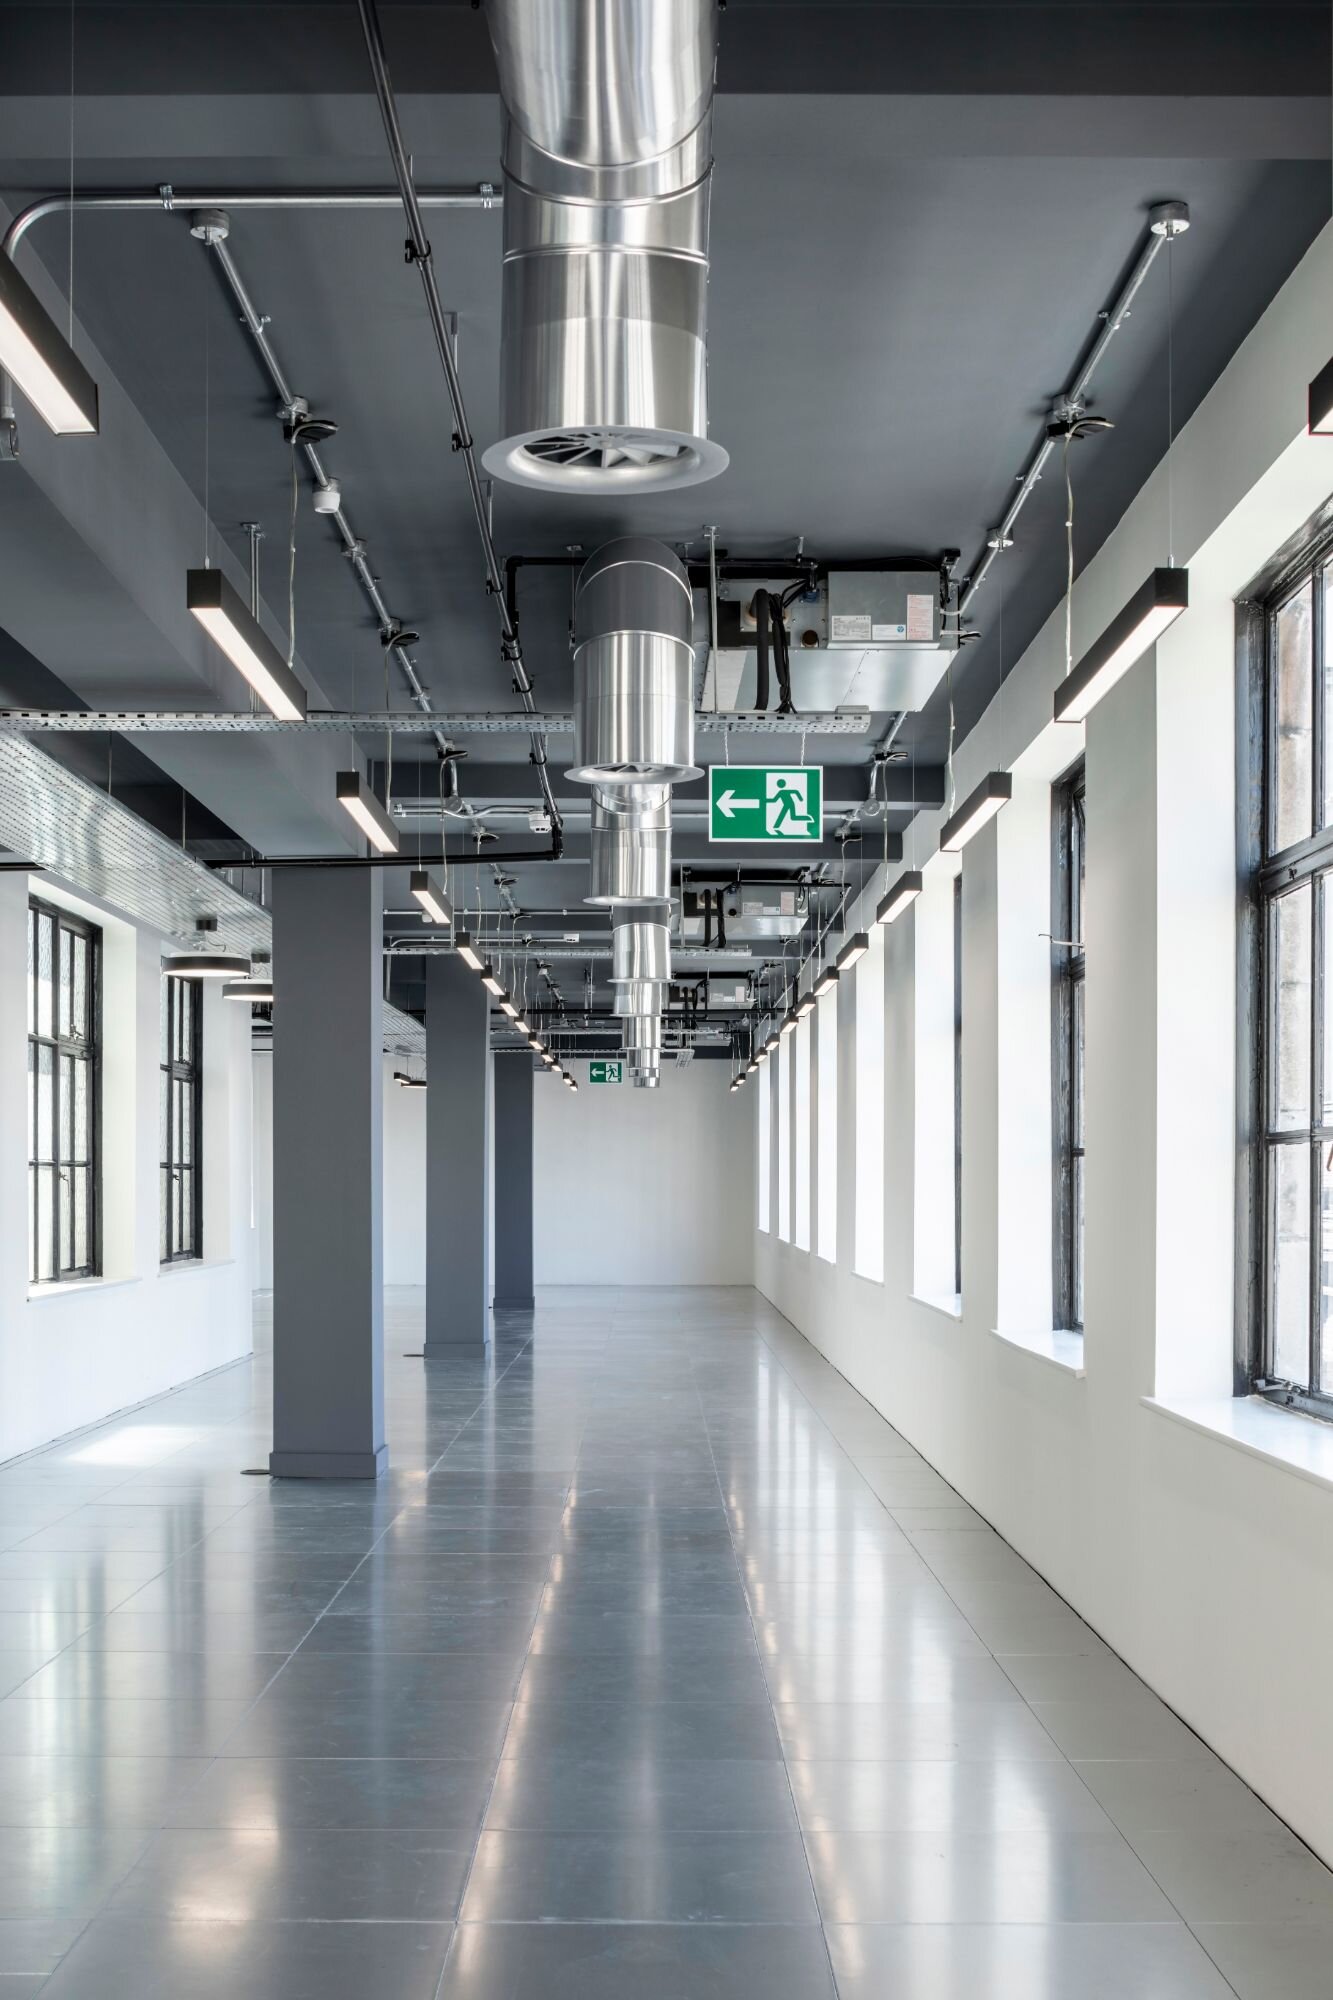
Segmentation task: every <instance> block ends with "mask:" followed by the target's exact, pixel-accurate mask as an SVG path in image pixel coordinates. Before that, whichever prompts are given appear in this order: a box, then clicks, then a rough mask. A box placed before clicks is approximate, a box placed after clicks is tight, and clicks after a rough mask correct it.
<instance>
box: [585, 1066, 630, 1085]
mask: <svg viewBox="0 0 1333 2000" xmlns="http://www.w3.org/2000/svg"><path fill="white" fill-rule="evenodd" d="M624 1073H625V1065H624V1064H623V1063H618V1062H590V1063H589V1064H588V1081H589V1083H619V1082H620V1080H621V1078H622V1077H623V1076H624Z"/></svg>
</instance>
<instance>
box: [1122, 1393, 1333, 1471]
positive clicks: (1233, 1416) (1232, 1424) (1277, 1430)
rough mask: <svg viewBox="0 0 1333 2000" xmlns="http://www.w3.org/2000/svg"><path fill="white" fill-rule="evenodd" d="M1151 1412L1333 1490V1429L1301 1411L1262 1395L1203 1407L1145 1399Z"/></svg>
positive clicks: (1220, 1400)
mask: <svg viewBox="0 0 1333 2000" xmlns="http://www.w3.org/2000/svg"><path fill="white" fill-rule="evenodd" d="M1142 1401H1143V1405H1144V1407H1145V1409H1149V1410H1156V1411H1157V1412H1158V1414H1159V1415H1160V1416H1163V1417H1169V1418H1170V1419H1171V1421H1172V1422H1173V1423H1177V1424H1183V1425H1184V1426H1185V1428H1186V1429H1187V1430H1192V1431H1202V1432H1203V1434H1204V1436H1205V1437H1214V1438H1219V1439H1220V1440H1221V1441H1222V1443H1223V1444H1227V1445H1230V1446H1231V1447H1232V1449H1233V1450H1234V1451H1243V1452H1245V1453H1246V1454H1247V1455H1248V1456H1249V1457H1251V1458H1258V1459H1262V1460H1263V1461H1264V1462H1265V1463H1266V1464H1268V1465H1277V1466H1281V1468H1282V1469H1283V1471H1284V1472H1291V1473H1294V1474H1295V1476H1296V1477H1297V1478H1298V1479H1307V1480H1309V1481H1310V1483H1311V1484H1312V1485H1314V1486H1322V1487H1324V1488H1325V1490H1326V1491H1333V1424H1326V1423H1322V1422H1321V1421H1320V1420H1319V1418H1317V1417H1307V1416H1306V1415H1305V1414H1304V1413H1303V1412H1302V1411H1300V1410H1283V1409H1279V1408H1278V1407H1277V1406H1276V1405H1275V1404H1273V1403H1268V1402H1265V1401H1264V1399H1263V1397H1262V1396H1225V1397H1216V1398H1210V1399H1209V1400H1207V1401H1201V1402H1173V1401H1170V1400H1168V1399H1167V1398H1165V1397H1159V1396H1144V1397H1143V1398H1142Z"/></svg>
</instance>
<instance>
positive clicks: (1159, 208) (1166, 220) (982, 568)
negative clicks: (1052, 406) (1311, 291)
mask: <svg viewBox="0 0 1333 2000" xmlns="http://www.w3.org/2000/svg"><path fill="white" fill-rule="evenodd" d="M1189 226H1190V212H1189V208H1188V206H1187V204H1186V203H1185V202H1183V201H1159V202H1157V203H1155V204H1154V206H1153V207H1152V208H1150V209H1149V211H1148V234H1147V237H1146V239H1145V241H1144V244H1143V248H1142V249H1141V250H1140V252H1139V254H1138V257H1137V259H1136V260H1135V264H1134V268H1133V270H1132V271H1131V272H1130V274H1129V276H1128V278H1126V280H1125V282H1124V284H1123V286H1122V287H1121V289H1120V293H1119V295H1118V297H1117V298H1116V301H1115V304H1114V305H1113V306H1112V307H1111V309H1110V311H1109V312H1107V313H1106V314H1104V315H1103V322H1102V328H1101V331H1100V332H1099V333H1098V335H1097V337H1096V339H1095V340H1094V341H1093V343H1092V346H1091V348H1090V349H1089V350H1088V356H1087V359H1086V361H1084V363H1083V365H1082V367H1081V368H1080V369H1079V371H1078V373H1077V374H1076V375H1075V377H1074V379H1073V381H1072V382H1071V383H1070V385H1069V387H1068V388H1067V389H1066V390H1065V392H1064V395H1063V396H1061V397H1060V398H1059V404H1060V406H1063V407H1066V408H1069V409H1074V408H1079V407H1081V406H1082V405H1083V403H1084V402H1085V401H1086V399H1087V394H1088V390H1089V388H1090V387H1091V385H1092V378H1093V376H1094V375H1095V374H1096V372H1097V370H1098V368H1099V367H1100V365H1101V363H1102V361H1103V359H1104V358H1105V355H1106V350H1107V348H1108V347H1109V346H1110V345H1111V342H1112V341H1113V340H1114V339H1115V336H1116V335H1117V333H1119V331H1120V329H1121V327H1122V326H1123V325H1124V323H1125V321H1126V320H1127V319H1128V318H1129V313H1130V308H1131V307H1132V305H1133V303H1134V301H1135V299H1136V298H1137V297H1138V294H1139V290H1140V288H1141V287H1142V284H1143V281H1144V279H1145V278H1146V277H1147V275H1148V273H1149V271H1151V269H1152V267H1153V265H1154V264H1155V263H1156V261H1157V253H1158V251H1159V250H1160V249H1161V248H1162V245H1163V244H1164V243H1166V242H1167V241H1168V240H1169V239H1170V238H1171V237H1173V236H1182V235H1184V233H1185V231H1186V230H1187V229H1188V228H1189ZM1055 442H1056V441H1055V439H1054V438H1052V437H1051V436H1049V435H1048V433H1047V432H1046V431H1045V430H1043V432H1042V435H1041V438H1040V440H1039V441H1038V444H1037V448H1036V451H1035V452H1034V453H1033V456H1032V457H1031V459H1030V460H1029V461H1028V465H1027V469H1026V471H1025V472H1023V473H1022V475H1021V476H1020V478H1019V482H1018V491H1017V493H1016V494H1015V495H1014V497H1013V499H1012V500H1011V501H1010V503H1009V506H1008V509H1007V510H1006V512H1005V515H1004V519H1003V520H1002V521H1001V522H1000V525H999V526H998V528H993V529H992V530H991V533H990V536H989V539H988V541H987V544H986V551H985V554H984V555H983V556H982V557H981V558H980V560H979V561H978V562H977V564H976V566H975V568H974V570H973V573H972V575H971V576H970V577H969V578H968V581H967V582H966V584H965V585H964V586H963V589H962V591H961V592H960V594H959V598H958V615H959V617H960V618H961V617H962V614H963V612H964V611H966V609H967V607H968V605H969V604H970V603H971V602H972V599H973V598H974V597H975V596H976V594H977V592H978V591H979V590H980V588H981V586H982V584H983V583H984V582H985V581H986V577H987V574H988V573H989V570H990V567H991V564H992V563H993V562H994V561H995V559H996V557H997V556H999V555H1002V554H1003V552H1004V550H1005V549H1006V548H1008V546H1009V545H1010V543H1011V542H1012V540H1013V531H1014V523H1015V522H1016V521H1017V519H1018V517H1019V515H1020V514H1021V513H1022V511H1023V509H1024V507H1026V505H1027V503H1028V501H1029V500H1030V499H1031V498H1032V491H1033V488H1034V487H1035V486H1036V484H1037V482H1038V480H1039V479H1040V478H1041V475H1042V472H1043V471H1044V469H1045V466H1046V461H1047V459H1048V458H1049V457H1050V455H1051V453H1052V452H1053V451H1054V449H1055Z"/></svg>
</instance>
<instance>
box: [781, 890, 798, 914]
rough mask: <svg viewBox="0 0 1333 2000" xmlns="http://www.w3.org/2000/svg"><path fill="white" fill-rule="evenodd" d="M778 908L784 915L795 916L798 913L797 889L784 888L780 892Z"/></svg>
mask: <svg viewBox="0 0 1333 2000" xmlns="http://www.w3.org/2000/svg"><path fill="white" fill-rule="evenodd" d="M778 908H779V910H780V911H781V912H782V914H783V916H784V917H794V916H795V915H796V891H795V890H794V889H783V890H782V891H781V892H780V893H779V896H778Z"/></svg>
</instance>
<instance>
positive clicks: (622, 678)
mask: <svg viewBox="0 0 1333 2000" xmlns="http://www.w3.org/2000/svg"><path fill="white" fill-rule="evenodd" d="M693 629H694V600H693V598H692V596H691V593H690V580H689V576H688V575H687V573H686V570H685V566H684V564H683V563H682V562H681V561H680V559H679V557H678V556H677V555H676V554H675V553H674V551H673V550H671V549H669V548H668V547H667V545H666V543H665V542H658V541H653V540H651V539H650V538H649V537H647V536H644V535H628V536H625V537H624V538H623V539H622V540H620V541H615V542H607V543H606V544H605V545H604V546H603V547H602V548H600V549H598V551H597V553H596V554H595V555H594V556H591V557H589V559H588V561H587V562H586V563H585V564H584V565H583V568H582V569H581V570H580V572H579V579H578V584H577V586H576V588H575V594H574V764H573V768H572V769H571V770H570V772H569V776H570V777H571V778H573V779H575V780H576V781H578V782H580V783H582V784H592V785H603V786H605V785H617V784H619V785H625V784H635V783H638V782H645V783H653V784H670V783H672V782H674V781H675V780H677V779H681V778H697V777H698V776H699V766H698V765H696V764H695V762H694V686H693V681H694V647H693Z"/></svg>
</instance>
